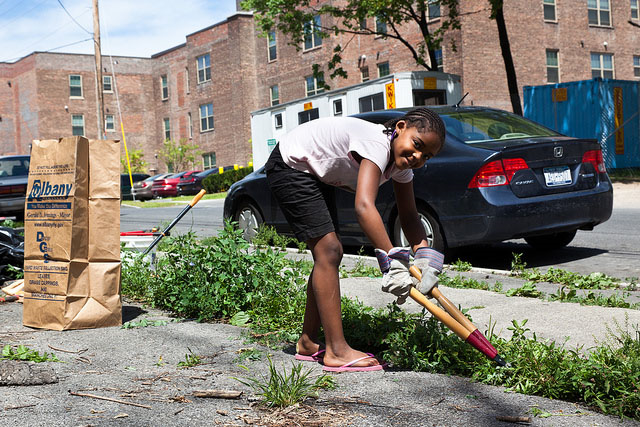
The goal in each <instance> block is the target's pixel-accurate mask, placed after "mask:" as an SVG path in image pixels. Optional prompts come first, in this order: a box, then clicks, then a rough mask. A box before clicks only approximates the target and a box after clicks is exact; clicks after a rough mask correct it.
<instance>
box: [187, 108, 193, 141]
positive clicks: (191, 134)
mask: <svg viewBox="0 0 640 427" xmlns="http://www.w3.org/2000/svg"><path fill="white" fill-rule="evenodd" d="M187 120H188V122H189V139H193V118H192V117H191V113H187Z"/></svg>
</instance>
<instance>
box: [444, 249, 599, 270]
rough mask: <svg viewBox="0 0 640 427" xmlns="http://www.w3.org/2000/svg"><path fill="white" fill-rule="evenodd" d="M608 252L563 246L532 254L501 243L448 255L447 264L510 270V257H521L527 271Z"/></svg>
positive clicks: (530, 251) (530, 250) (532, 250)
mask: <svg viewBox="0 0 640 427" xmlns="http://www.w3.org/2000/svg"><path fill="white" fill-rule="evenodd" d="M606 252H608V251H607V250H604V249H597V248H584V247H575V246H567V247H565V248H561V249H556V250H547V251H543V250H536V249H533V248H531V247H530V246H529V245H528V244H526V243H519V242H503V243H497V244H494V245H478V246H469V247H465V248H460V249H457V250H455V251H454V252H453V253H452V256H451V257H450V258H451V259H448V262H455V261H456V260H458V259H460V260H461V261H466V262H469V263H471V264H472V265H473V266H474V267H480V268H489V269H496V270H511V262H512V261H513V254H522V258H521V261H523V262H525V263H526V265H527V267H529V268H531V267H551V266H554V265H557V264H563V263H568V262H573V261H581V260H585V259H588V258H591V257H594V256H597V255H601V254H603V253H606Z"/></svg>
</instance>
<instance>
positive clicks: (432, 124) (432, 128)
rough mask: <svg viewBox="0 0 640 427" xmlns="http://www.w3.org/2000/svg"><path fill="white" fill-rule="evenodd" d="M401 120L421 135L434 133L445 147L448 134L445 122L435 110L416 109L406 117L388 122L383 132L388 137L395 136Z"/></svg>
mask: <svg viewBox="0 0 640 427" xmlns="http://www.w3.org/2000/svg"><path fill="white" fill-rule="evenodd" d="M400 120H404V121H405V122H406V123H407V127H415V128H416V129H418V131H419V132H420V133H424V132H434V133H435V134H436V135H438V136H439V137H440V141H442V145H444V139H445V133H446V130H445V126H444V122H443V121H442V119H441V118H440V116H439V115H438V114H437V113H435V112H434V111H433V110H430V109H428V108H425V107H418V108H414V109H412V110H410V111H408V112H407V113H406V114H405V115H404V116H402V117H399V118H397V119H392V120H389V121H388V122H386V123H385V124H384V127H385V128H386V129H385V130H383V132H384V133H385V134H386V135H392V136H393V133H394V132H395V129H396V124H397V123H398V122H399V121H400Z"/></svg>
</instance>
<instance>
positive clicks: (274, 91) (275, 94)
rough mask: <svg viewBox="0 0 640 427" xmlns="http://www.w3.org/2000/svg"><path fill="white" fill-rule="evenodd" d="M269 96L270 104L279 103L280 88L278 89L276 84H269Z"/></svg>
mask: <svg viewBox="0 0 640 427" xmlns="http://www.w3.org/2000/svg"><path fill="white" fill-rule="evenodd" d="M269 96H270V98H271V105H272V106H273V105H278V104H280V90H279V89H278V85H275V86H271V87H270V88H269Z"/></svg>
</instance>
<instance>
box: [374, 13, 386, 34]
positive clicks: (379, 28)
mask: <svg viewBox="0 0 640 427" xmlns="http://www.w3.org/2000/svg"><path fill="white" fill-rule="evenodd" d="M376 33H378V34H379V35H382V34H387V23H386V22H385V21H384V18H382V17H381V16H376Z"/></svg>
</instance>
